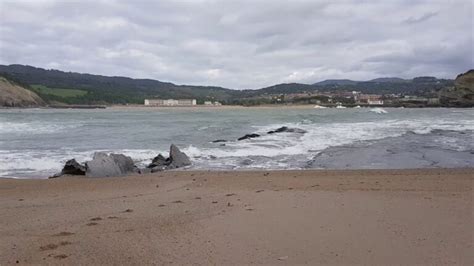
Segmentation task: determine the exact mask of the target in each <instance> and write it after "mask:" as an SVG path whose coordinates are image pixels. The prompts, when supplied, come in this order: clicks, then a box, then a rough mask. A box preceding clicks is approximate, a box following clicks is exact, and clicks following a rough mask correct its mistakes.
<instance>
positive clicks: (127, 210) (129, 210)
mask: <svg viewBox="0 0 474 266" xmlns="http://www.w3.org/2000/svg"><path fill="white" fill-rule="evenodd" d="M123 212H133V210H132V209H126V210H125V211H123Z"/></svg>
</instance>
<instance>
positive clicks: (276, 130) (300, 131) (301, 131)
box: [267, 127, 307, 134]
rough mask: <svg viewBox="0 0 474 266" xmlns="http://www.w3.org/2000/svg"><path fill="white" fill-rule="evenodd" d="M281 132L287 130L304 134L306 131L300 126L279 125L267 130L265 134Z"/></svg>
mask: <svg viewBox="0 0 474 266" xmlns="http://www.w3.org/2000/svg"><path fill="white" fill-rule="evenodd" d="M282 132H289V133H299V134H304V133H306V132H307V131H306V130H304V129H301V128H289V127H280V128H277V129H275V130H272V131H268V132H267V134H275V133H282Z"/></svg>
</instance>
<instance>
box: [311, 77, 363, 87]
mask: <svg viewBox="0 0 474 266" xmlns="http://www.w3.org/2000/svg"><path fill="white" fill-rule="evenodd" d="M358 82H359V81H354V80H350V79H326V80H323V81H320V82H317V83H314V84H313V85H317V86H327V85H356V84H357V83H358Z"/></svg>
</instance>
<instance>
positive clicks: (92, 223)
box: [86, 222, 98, 226]
mask: <svg viewBox="0 0 474 266" xmlns="http://www.w3.org/2000/svg"><path fill="white" fill-rule="evenodd" d="M86 225H87V226H93V225H98V223H95V222H91V223H88V224H86Z"/></svg>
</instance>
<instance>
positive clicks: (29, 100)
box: [0, 76, 45, 107]
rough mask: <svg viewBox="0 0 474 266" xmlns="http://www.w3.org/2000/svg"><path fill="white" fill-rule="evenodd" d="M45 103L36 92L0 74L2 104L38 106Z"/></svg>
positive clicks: (0, 102) (8, 105) (9, 105)
mask: <svg viewBox="0 0 474 266" xmlns="http://www.w3.org/2000/svg"><path fill="white" fill-rule="evenodd" d="M43 105H45V102H44V101H43V100H42V99H41V98H40V97H39V96H38V95H36V93H34V92H32V91H30V90H27V89H25V88H24V87H22V86H21V85H20V84H16V83H15V82H13V81H11V80H8V79H7V78H5V77H1V76H0V106H3V107H38V106H43Z"/></svg>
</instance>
